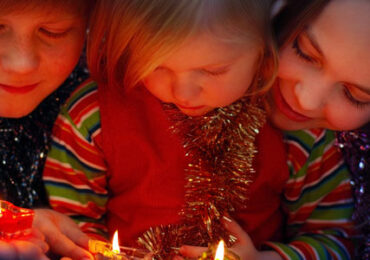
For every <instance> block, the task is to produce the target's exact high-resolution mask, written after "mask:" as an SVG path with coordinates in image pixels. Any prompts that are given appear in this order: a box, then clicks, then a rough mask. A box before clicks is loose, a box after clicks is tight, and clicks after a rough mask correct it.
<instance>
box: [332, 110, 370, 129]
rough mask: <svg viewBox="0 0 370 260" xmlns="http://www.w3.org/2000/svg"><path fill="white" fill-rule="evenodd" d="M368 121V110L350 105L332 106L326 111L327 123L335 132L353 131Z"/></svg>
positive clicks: (369, 118)
mask: <svg viewBox="0 0 370 260" xmlns="http://www.w3.org/2000/svg"><path fill="white" fill-rule="evenodd" d="M369 120H370V108H367V107H365V108H357V107H354V106H353V105H350V104H343V103H342V104H341V105H336V106H332V107H331V108H330V109H328V113H327V121H328V123H329V124H330V125H331V126H332V127H333V128H335V129H336V130H353V129H356V128H359V127H361V126H363V125H365V124H366V123H367V122H369Z"/></svg>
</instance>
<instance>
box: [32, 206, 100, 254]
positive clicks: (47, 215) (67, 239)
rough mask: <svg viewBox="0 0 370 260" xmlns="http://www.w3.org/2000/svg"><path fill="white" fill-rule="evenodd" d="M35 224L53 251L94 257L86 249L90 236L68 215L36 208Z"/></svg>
mask: <svg viewBox="0 0 370 260" xmlns="http://www.w3.org/2000/svg"><path fill="white" fill-rule="evenodd" d="M33 226H34V227H35V228H37V229H38V230H40V231H41V232H42V233H43V234H44V236H45V240H46V242H47V243H48V244H49V246H50V249H51V251H52V252H53V253H55V254H58V255H60V256H64V257H67V258H72V259H93V257H92V255H91V254H90V253H89V252H88V251H87V250H85V249H84V248H88V243H89V237H88V236H87V235H86V234H85V233H83V232H82V231H81V230H80V228H79V227H78V226H77V224H76V223H75V222H74V221H73V220H72V219H71V218H69V217H68V216H66V215H63V214H61V213H59V212H56V211H54V210H50V209H36V210H35V218H34V221H33Z"/></svg>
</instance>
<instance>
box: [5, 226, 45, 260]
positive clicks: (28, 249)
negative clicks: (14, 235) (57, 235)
mask: <svg viewBox="0 0 370 260" xmlns="http://www.w3.org/2000/svg"><path fill="white" fill-rule="evenodd" d="M48 249H49V247H48V245H47V243H46V242H45V241H44V236H43V235H42V234H41V233H40V232H38V231H37V230H35V229H33V230H32V233H31V235H29V236H27V237H23V238H19V239H14V240H7V241H3V240H0V260H17V259H24V260H34V259H40V260H47V259H48V258H47V257H46V256H45V253H46V252H47V251H48Z"/></svg>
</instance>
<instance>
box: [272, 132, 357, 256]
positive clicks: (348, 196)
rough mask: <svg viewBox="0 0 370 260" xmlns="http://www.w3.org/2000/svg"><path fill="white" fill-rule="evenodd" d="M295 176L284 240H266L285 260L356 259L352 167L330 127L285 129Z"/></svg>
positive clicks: (289, 193) (288, 192)
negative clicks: (339, 148)
mask: <svg viewBox="0 0 370 260" xmlns="http://www.w3.org/2000/svg"><path fill="white" fill-rule="evenodd" d="M285 142H286V144H287V149H288V165H289V168H290V178H289V181H288V183H287V184H286V188H285V192H284V197H283V205H284V206H283V207H284V211H285V213H286V228H285V234H284V235H285V241H283V243H276V242H267V243H266V245H268V246H269V247H270V248H272V249H274V250H276V251H277V252H278V253H279V254H280V255H281V256H282V257H283V259H297V260H298V259H320V260H322V259H341V260H343V259H351V254H352V246H353V245H352V241H351V235H352V234H353V230H354V226H353V223H352V220H351V216H352V211H353V199H352V191H351V185H350V175H349V171H348V169H347V167H346V165H345V164H344V161H343V159H342V155H341V153H340V151H339V150H338V149H337V147H335V134H334V132H332V131H328V130H317V129H316V130H302V131H291V132H286V133H285Z"/></svg>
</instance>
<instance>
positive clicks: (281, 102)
mask: <svg viewBox="0 0 370 260" xmlns="http://www.w3.org/2000/svg"><path fill="white" fill-rule="evenodd" d="M273 96H274V101H275V104H276V107H277V109H279V110H280V112H281V113H282V114H284V115H285V116H286V117H287V118H289V119H291V120H293V121H297V122H305V121H308V120H311V119H312V118H310V117H307V116H304V115H302V114H300V113H297V112H295V111H294V110H293V109H292V107H291V106H290V105H289V104H288V103H287V102H286V101H285V99H284V97H283V95H282V94H281V91H280V86H279V83H278V81H277V83H276V84H275V85H274V87H273Z"/></svg>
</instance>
